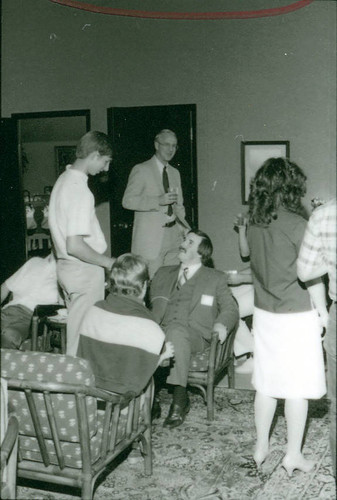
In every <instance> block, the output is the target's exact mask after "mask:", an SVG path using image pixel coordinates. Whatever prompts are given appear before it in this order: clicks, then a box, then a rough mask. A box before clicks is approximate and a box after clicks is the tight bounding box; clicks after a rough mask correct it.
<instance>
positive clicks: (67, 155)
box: [54, 146, 76, 177]
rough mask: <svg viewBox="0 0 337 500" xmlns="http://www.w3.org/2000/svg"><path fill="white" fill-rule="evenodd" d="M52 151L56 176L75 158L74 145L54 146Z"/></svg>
mask: <svg viewBox="0 0 337 500" xmlns="http://www.w3.org/2000/svg"><path fill="white" fill-rule="evenodd" d="M54 151H55V170H56V177H58V176H59V175H61V174H62V172H64V170H65V168H66V166H67V165H71V164H72V163H73V162H74V161H75V160H76V146H55V147H54Z"/></svg>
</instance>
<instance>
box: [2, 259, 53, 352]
mask: <svg viewBox="0 0 337 500" xmlns="http://www.w3.org/2000/svg"><path fill="white" fill-rule="evenodd" d="M10 294H12V297H10ZM8 298H10V300H9V302H8V303H6V304H5V305H4V306H3V307H2V310H1V347H4V348H7V349H20V347H21V345H22V343H23V342H24V341H25V340H27V339H28V338H29V336H30V326H31V321H32V317H33V312H34V309H35V307H36V306H37V305H46V304H57V303H60V304H61V303H62V299H61V297H60V294H59V289H58V285H57V278H56V262H55V259H54V256H53V254H49V255H48V256H47V257H45V258H41V257H32V258H31V259H29V260H28V261H27V262H26V263H25V264H24V265H23V266H22V267H20V268H19V269H18V271H16V273H14V274H13V275H12V276H11V277H10V278H8V279H7V280H6V281H5V282H4V283H3V284H2V285H1V305H3V304H4V303H5V301H6V299H8Z"/></svg>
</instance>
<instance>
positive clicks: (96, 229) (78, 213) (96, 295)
mask: <svg viewBox="0 0 337 500" xmlns="http://www.w3.org/2000/svg"><path fill="white" fill-rule="evenodd" d="M111 156H112V147H111V143H110V139H109V137H108V136H107V135H106V134H104V133H103V132H97V131H91V132H87V133H86V134H85V135H84V136H83V137H82V138H81V139H80V141H79V143H78V145H77V149H76V160H75V162H74V163H73V165H68V166H67V168H66V171H65V172H63V174H61V175H60V177H59V178H58V179H57V181H56V184H55V186H54V188H53V190H52V193H51V197H50V203H49V226H50V231H51V235H52V239H53V243H54V247H55V252H56V257H57V278H58V281H59V284H60V286H61V287H62V289H63V291H64V294H65V299H66V304H67V307H68V311H69V314H68V322H67V354H70V355H73V356H75V355H76V352H77V346H78V340H79V327H80V323H81V321H82V318H83V315H84V313H85V311H86V310H87V309H88V308H89V307H90V306H92V305H93V304H94V303H95V302H97V301H98V300H102V299H104V278H105V276H104V270H105V269H106V270H108V271H110V269H111V267H112V264H113V262H114V260H115V259H112V258H110V257H108V256H107V255H104V252H105V251H106V248H107V244H106V241H105V237H104V234H103V232H102V230H101V227H100V225H99V222H98V219H97V216H96V213H95V200H94V196H93V194H92V193H91V191H90V189H89V187H88V175H96V174H99V173H100V172H103V171H108V169H109V164H110V161H111Z"/></svg>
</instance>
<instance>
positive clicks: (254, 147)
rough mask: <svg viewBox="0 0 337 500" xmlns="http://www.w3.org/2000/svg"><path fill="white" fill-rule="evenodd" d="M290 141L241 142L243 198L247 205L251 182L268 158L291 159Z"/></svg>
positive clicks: (244, 203) (243, 202)
mask: <svg viewBox="0 0 337 500" xmlns="http://www.w3.org/2000/svg"><path fill="white" fill-rule="evenodd" d="M289 154H290V146H289V141H248V142H247V141H245V142H241V197H242V204H243V205H247V203H248V196H249V187H250V181H251V179H252V178H253V177H254V176H255V174H256V172H257V170H258V169H259V168H260V167H261V165H262V163H264V162H265V161H266V160H268V158H278V157H280V156H281V157H283V158H289Z"/></svg>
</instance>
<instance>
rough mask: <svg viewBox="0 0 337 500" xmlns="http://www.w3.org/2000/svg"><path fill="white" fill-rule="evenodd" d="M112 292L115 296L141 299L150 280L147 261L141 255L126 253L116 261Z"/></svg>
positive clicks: (112, 278)
mask: <svg viewBox="0 0 337 500" xmlns="http://www.w3.org/2000/svg"><path fill="white" fill-rule="evenodd" d="M110 280H111V282H110V292H111V293H113V294H115V295H134V296H135V297H139V296H140V295H141V294H142V292H143V289H144V284H145V283H146V282H147V281H148V280H149V271H148V267H147V264H146V262H145V260H144V259H143V258H142V257H140V256H139V255H135V254H132V253H125V254H123V255H120V256H119V257H117V259H116V260H115V262H114V264H113V266H112V268H111V273H110Z"/></svg>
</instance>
